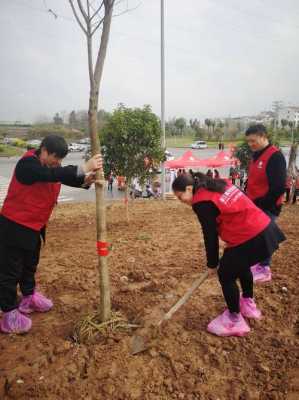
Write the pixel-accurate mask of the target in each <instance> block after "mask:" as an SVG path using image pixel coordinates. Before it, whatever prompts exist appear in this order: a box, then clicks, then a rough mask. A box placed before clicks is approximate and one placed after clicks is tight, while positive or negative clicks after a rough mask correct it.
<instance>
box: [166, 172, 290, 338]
mask: <svg viewBox="0 0 299 400" xmlns="http://www.w3.org/2000/svg"><path fill="white" fill-rule="evenodd" d="M172 190H173V192H174V194H175V195H176V197H177V198H178V199H179V200H180V201H181V202H183V203H185V204H188V205H190V206H192V208H193V211H194V212H195V214H196V215H197V217H198V220H199V222H200V224H201V227H202V231H203V236H204V243H205V249H206V256H207V267H208V271H209V273H210V275H213V274H214V273H215V272H217V273H218V278H219V281H220V284H221V287H222V292H223V296H224V298H225V301H226V304H227V307H228V309H226V310H225V311H224V312H223V313H222V314H221V315H219V316H218V317H217V318H215V319H214V320H212V321H211V322H210V323H209V325H208V327H207V329H208V331H209V332H211V333H213V334H215V335H218V336H244V335H246V334H247V333H248V332H249V331H250V327H249V325H248V324H247V322H246V321H245V319H244V317H246V318H254V319H260V318H261V311H260V310H259V309H258V308H257V306H256V304H255V301H254V299H253V278H252V273H251V270H250V266H251V265H253V264H254V263H257V262H259V261H261V260H263V259H264V258H266V257H270V256H271V255H272V253H273V252H274V251H275V250H277V248H278V246H279V243H280V242H282V241H283V240H285V237H284V235H283V233H282V232H281V231H280V230H279V228H278V227H277V225H276V224H275V222H274V221H271V219H270V217H269V216H268V215H266V214H265V213H264V212H262V211H261V210H260V209H259V208H258V207H256V206H255V205H254V204H253V202H252V201H251V200H250V199H249V198H248V197H247V196H246V195H245V194H244V193H243V192H242V191H240V190H239V189H238V188H237V187H236V186H234V185H232V184H231V183H230V182H228V181H226V180H223V179H217V180H215V179H211V178H209V177H208V176H206V175H204V174H202V173H197V174H195V176H194V177H191V176H190V175H186V176H179V177H177V178H176V179H175V180H174V182H173V184H172ZM219 237H220V239H222V240H223V241H224V242H225V243H226V246H225V249H224V252H223V255H222V257H221V258H220V259H219ZM237 279H239V280H240V283H241V288H242V296H241V297H240V293H239V288H238V285H237V283H236V281H237Z"/></svg>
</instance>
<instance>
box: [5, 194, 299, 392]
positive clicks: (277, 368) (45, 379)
mask: <svg viewBox="0 0 299 400" xmlns="http://www.w3.org/2000/svg"><path fill="white" fill-rule="evenodd" d="M298 213H299V208H298V205H295V206H286V207H284V210H283V212H282V214H281V216H280V218H279V225H280V226H281V228H282V229H283V231H284V232H285V234H286V236H287V238H288V240H287V241H286V242H285V243H283V244H282V245H281V247H280V249H279V250H278V251H277V252H276V253H275V255H274V258H273V280H272V282H270V283H267V284H263V285H260V286H256V287H255V297H256V301H257V303H258V305H259V307H260V308H261V309H262V312H263V315H264V318H263V320H261V321H253V322H252V321H250V326H251V332H250V334H249V335H248V336H246V337H243V338H235V337H234V338H219V337H216V336H213V335H211V334H209V333H207V332H206V326H207V324H208V322H209V321H210V320H211V319H212V318H213V317H215V316H216V315H218V314H219V313H220V312H222V311H223V309H224V301H223V298H222V294H221V291H220V287H219V284H218V281H217V279H216V278H209V279H208V280H206V281H205V282H204V283H203V284H202V286H201V287H200V288H199V289H198V290H197V291H196V292H195V293H194V294H193V296H192V297H191V299H190V300H189V301H188V303H187V304H185V305H184V306H183V307H182V308H181V309H180V310H179V311H177V313H176V314H175V315H174V316H173V318H172V319H171V320H170V321H168V322H167V323H165V324H164V326H163V327H162V330H161V332H160V334H159V335H158V336H157V337H156V338H155V339H154V340H153V341H151V343H150V348H149V349H148V350H147V351H145V352H143V353H140V354H138V355H135V356H133V355H131V351H130V346H131V340H132V336H133V335H134V332H133V331H132V332H122V331H114V332H111V333H110V334H109V335H103V336H100V337H98V338H96V339H94V340H92V341H90V342H89V343H85V342H84V343H78V342H76V341H75V340H74V338H73V334H74V326H75V324H76V323H77V322H78V321H80V320H82V318H84V317H86V315H90V314H91V313H92V312H94V311H95V310H97V308H98V304H99V289H98V281H99V280H98V273H97V254H96V251H95V221H94V205H93V204H90V203H85V204H72V205H70V204H68V205H67V204H66V205H61V206H59V207H58V208H57V209H56V210H55V213H54V214H53V216H52V218H51V221H50V223H49V229H48V237H47V243H46V246H45V247H44V248H43V250H42V254H41V260H40V265H39V272H38V274H37V275H38V277H37V279H38V287H39V289H40V291H42V292H43V293H44V294H46V295H47V296H48V297H50V298H51V299H52V300H53V301H54V308H53V309H52V310H51V311H50V312H48V313H45V314H34V315H32V320H33V327H32V330H31V331H30V332H29V333H28V334H26V335H5V334H1V335H0V399H3V400H5V399H20V400H21V399H22V400H28V399H30V400H31V399H42V400H50V399H51V400H52V399H54V400H56V399H57V400H60V399H61V400H75V399H76V400H81V399H82V400H83V399H84V400H102V399H103V400H104V399H113V400H118V399H119V400H131V399H132V400H134V399H136V400H137V399H142V400H143V399H145V400H164V399H165V400H167V399H180V400H184V399H186V400H193V399H194V400H196V399H204V400H226V399H228V400H266V399H267V400H268V399H269V400H279V399H283V400H296V399H299V362H298V361H299V319H298V311H299V304H298V303H299V302H298V294H299V286H298V276H299V253H298V248H299V238H298V225H299V217H298ZM130 216H131V222H130V223H129V225H128V224H127V223H126V220H125V210H124V204H123V203H121V202H115V203H113V204H110V205H109V206H108V216H107V221H108V236H109V240H110V241H111V243H112V244H113V250H112V252H111V254H110V256H109V266H110V279H111V291H112V293H111V296H112V306H113V309H114V310H115V311H120V312H121V313H122V314H123V315H125V316H126V317H127V318H128V320H129V321H131V322H135V323H136V322H137V323H138V324H142V323H146V322H147V321H148V320H149V319H150V318H151V317H152V316H153V315H160V314H161V312H165V311H167V310H168V309H169V308H170V307H171V306H172V305H173V304H174V303H175V301H176V300H177V299H178V298H179V296H182V295H183V294H184V291H185V290H186V289H187V288H188V287H190V286H191V284H192V282H193V281H194V279H196V277H198V275H199V274H200V273H201V272H202V271H203V270H204V268H205V251H204V245H203V238H202V235H201V230H200V228H199V224H198V222H197V220H196V217H195V216H194V215H193V213H192V210H190V209H189V208H188V207H187V206H184V205H181V204H179V203H178V202H177V201H175V200H173V201H171V200H169V201H166V202H164V203H163V202H160V201H155V200H152V201H151V200H145V201H143V200H140V201H139V200H136V201H135V202H134V204H133V205H131V206H130Z"/></svg>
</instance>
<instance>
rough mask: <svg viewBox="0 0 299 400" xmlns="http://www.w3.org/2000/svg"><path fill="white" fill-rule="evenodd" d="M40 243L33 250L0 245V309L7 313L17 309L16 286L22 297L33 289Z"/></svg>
mask: <svg viewBox="0 0 299 400" xmlns="http://www.w3.org/2000/svg"><path fill="white" fill-rule="evenodd" d="M40 245H41V243H40V241H39V243H38V245H37V247H36V249H35V250H24V249H22V248H19V247H14V246H8V245H4V244H0V308H1V309H2V311H4V312H7V311H10V310H13V309H14V308H17V306H18V304H17V286H18V285H19V286H20V290H21V293H22V294H23V296H27V295H30V294H32V293H33V292H34V288H35V278H34V275H35V272H36V268H37V265H38V262H39V252H40Z"/></svg>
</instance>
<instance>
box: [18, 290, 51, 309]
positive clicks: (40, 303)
mask: <svg viewBox="0 0 299 400" xmlns="http://www.w3.org/2000/svg"><path fill="white" fill-rule="evenodd" d="M52 307H53V303H52V301H51V300H50V299H47V298H46V297H45V296H43V295H42V294H41V293H38V292H34V293H33V294H31V295H29V296H24V297H23V298H22V300H21V303H20V304H19V311H21V312H22V313H25V314H30V313H32V312H34V311H38V312H46V311H49V310H51V308H52Z"/></svg>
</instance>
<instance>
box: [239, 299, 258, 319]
mask: <svg viewBox="0 0 299 400" xmlns="http://www.w3.org/2000/svg"><path fill="white" fill-rule="evenodd" d="M240 311H241V314H242V315H243V317H246V318H254V319H261V318H262V313H261V311H260V310H259V309H258V308H257V306H256V304H255V301H254V300H253V299H251V298H250V297H248V298H247V297H243V296H241V298H240Z"/></svg>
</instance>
